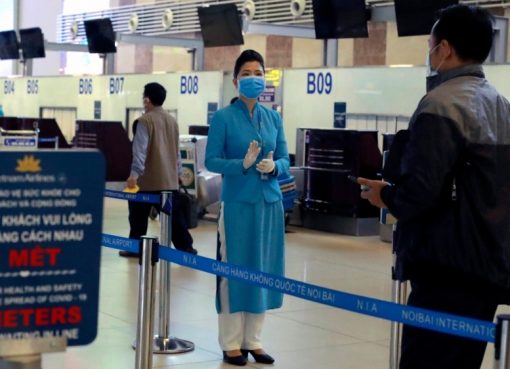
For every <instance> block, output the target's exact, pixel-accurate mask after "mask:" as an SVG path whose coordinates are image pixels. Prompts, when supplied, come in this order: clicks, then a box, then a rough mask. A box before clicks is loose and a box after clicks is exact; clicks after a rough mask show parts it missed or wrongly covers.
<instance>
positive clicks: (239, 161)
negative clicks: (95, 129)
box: [205, 50, 289, 366]
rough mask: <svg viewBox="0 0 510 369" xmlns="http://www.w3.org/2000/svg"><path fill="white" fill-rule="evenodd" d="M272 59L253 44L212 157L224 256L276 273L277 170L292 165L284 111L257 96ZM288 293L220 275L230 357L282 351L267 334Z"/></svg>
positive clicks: (216, 122) (280, 218) (222, 323)
mask: <svg viewBox="0 0 510 369" xmlns="http://www.w3.org/2000/svg"><path fill="white" fill-rule="evenodd" d="M264 73H265V69H264V59H263V58H262V56H261V55H260V54H259V53H258V52H256V51H254V50H245V51H244V52H243V53H242V54H241V55H240V56H239V58H238V59H237V60H236V63H235V67H234V80H233V83H234V85H235V87H236V88H237V90H238V91H239V100H237V101H236V102H234V103H233V104H231V105H229V106H227V107H226V108H224V109H221V110H219V111H218V112H216V114H215V115H214V117H213V120H212V123H211V126H210V128H209V137H208V141H207V149H206V158H205V165H206V167H207V169H209V170H210V171H212V172H216V173H221V174H222V175H223V188H222V193H221V201H222V203H221V211H220V216H219V221H218V260H221V261H228V262H229V263H232V264H237V265H242V266H245V267H248V268H251V269H254V270H259V271H263V272H267V273H271V274H277V275H283V274H284V237H285V224H284V211H283V206H282V194H281V192H280V187H279V185H278V181H277V179H276V177H277V176H278V174H280V173H284V172H288V169H289V156H288V152H287V143H286V141H285V136H284V132H283V124H282V119H281V117H280V115H279V114H278V113H277V112H275V111H273V110H270V109H267V108H265V107H263V106H262V105H260V104H259V103H258V102H257V98H258V97H259V96H260V95H261V94H262V92H263V91H264V88H265V79H264ZM282 301H283V295H282V294H281V293H278V292H274V291H270V290H266V289H264V288H259V287H255V286H252V285H248V284H245V283H242V282H238V281H234V280H227V279H226V278H218V288H217V293H216V308H217V311H218V317H219V343H220V346H221V348H222V350H223V359H224V361H226V362H228V363H230V364H234V365H239V366H241V365H246V362H247V357H248V353H250V354H251V355H252V357H253V358H254V359H255V361H257V362H261V363H266V364H271V363H273V362H274V359H273V358H272V357H271V356H269V355H268V354H267V353H266V352H265V351H264V349H263V347H262V344H261V342H260V334H261V330H262V325H263V322H264V315H265V311H266V310H268V309H276V308H279V307H281V306H282Z"/></svg>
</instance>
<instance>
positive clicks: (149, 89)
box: [143, 82, 166, 106]
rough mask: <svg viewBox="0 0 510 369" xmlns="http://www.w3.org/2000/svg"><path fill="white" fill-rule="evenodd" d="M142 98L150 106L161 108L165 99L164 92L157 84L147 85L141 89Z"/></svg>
mask: <svg viewBox="0 0 510 369" xmlns="http://www.w3.org/2000/svg"><path fill="white" fill-rule="evenodd" d="M143 97H146V98H148V99H149V100H150V102H151V103H152V105H154V106H161V105H163V103H164V102H165V99H166V90H165V88H164V87H163V86H161V85H160V84H159V83H156V82H151V83H147V84H146V85H145V87H144V88H143Z"/></svg>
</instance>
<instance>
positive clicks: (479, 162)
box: [358, 5, 510, 369]
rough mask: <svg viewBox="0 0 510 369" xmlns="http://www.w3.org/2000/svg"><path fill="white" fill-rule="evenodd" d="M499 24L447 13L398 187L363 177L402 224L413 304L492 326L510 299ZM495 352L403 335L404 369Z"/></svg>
mask: <svg viewBox="0 0 510 369" xmlns="http://www.w3.org/2000/svg"><path fill="white" fill-rule="evenodd" d="M491 46H492V18H491V16H490V15H489V14H488V13H487V12H486V11H485V10H483V9H480V8H477V7H469V6H464V5H458V6H453V7H449V8H446V9H444V10H443V11H442V12H441V13H440V16H439V19H438V21H437V22H436V23H435V25H434V27H433V28H432V32H431V35H430V39H429V61H430V62H429V64H430V69H431V70H430V73H429V76H428V77H427V94H426V95H425V96H424V97H423V99H422V100H421V101H420V103H419V104H418V107H417V109H416V111H415V113H414V114H413V116H412V118H411V122H410V124H409V141H408V142H407V145H406V147H405V149H404V150H403V156H402V158H401V162H400V177H399V178H398V180H397V181H396V182H395V183H394V184H389V183H386V182H382V181H372V180H367V179H363V178H360V179H358V182H359V183H360V184H363V185H366V186H368V187H369V189H368V191H365V192H362V197H363V198H365V199H368V200H369V201H370V203H372V204H373V205H375V206H378V207H380V208H383V207H387V208H388V209H389V211H390V212H391V213H392V214H393V215H394V216H395V217H396V218H397V219H398V226H397V230H396V233H395V240H394V242H395V248H396V251H397V269H398V272H399V274H400V277H401V278H402V279H409V280H410V282H411V287H412V292H411V294H410V296H409V300H408V304H409V305H412V306H418V307H422V308H427V309H431V310H436V311H442V312H448V313H452V314H457V315H461V316H466V317H472V318H476V319H480V320H489V321H491V320H492V319H493V318H494V314H495V312H496V308H497V305H498V304H505V303H508V302H509V300H510V298H509V296H510V293H509V291H510V149H509V147H510V146H509V145H510V105H509V103H508V101H507V100H506V99H505V98H504V97H503V96H501V95H500V94H499V93H498V92H497V91H496V90H495V89H494V87H492V86H491V85H490V84H489V83H488V82H487V80H486V79H485V76H484V73H483V70H482V66H481V64H482V63H483V62H484V60H485V59H486V58H487V56H488V55H489V52H490V50H491ZM485 347H486V343H485V342H481V341H475V340H471V339H464V338H460V337H456V336H451V335H447V334H440V333H436V332H432V331H427V330H423V329H418V328H414V327H410V326H405V327H404V332H403V339H402V357H401V361H400V368H401V369H411V368H412V369H420V368H427V369H432V368H433V369H443V368H444V369H446V368H448V369H452V368H462V369H475V368H479V367H480V365H481V362H482V359H483V356H484V352H485Z"/></svg>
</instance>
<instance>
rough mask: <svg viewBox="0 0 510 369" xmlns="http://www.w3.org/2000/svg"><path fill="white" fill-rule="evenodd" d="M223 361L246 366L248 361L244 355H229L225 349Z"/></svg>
mask: <svg viewBox="0 0 510 369" xmlns="http://www.w3.org/2000/svg"><path fill="white" fill-rule="evenodd" d="M223 361H224V362H226V363H229V364H232V365H237V366H245V365H246V363H247V361H246V358H245V357H244V356H243V355H239V356H228V355H227V353H226V352H225V351H223Z"/></svg>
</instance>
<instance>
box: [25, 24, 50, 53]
mask: <svg viewBox="0 0 510 369" xmlns="http://www.w3.org/2000/svg"><path fill="white" fill-rule="evenodd" d="M19 40H20V47H21V52H22V53H23V59H34V58H44V57H46V53H45V51H44V37H43V34H42V31H41V29H40V28H39V27H35V28H25V29H20V30H19Z"/></svg>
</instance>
